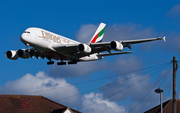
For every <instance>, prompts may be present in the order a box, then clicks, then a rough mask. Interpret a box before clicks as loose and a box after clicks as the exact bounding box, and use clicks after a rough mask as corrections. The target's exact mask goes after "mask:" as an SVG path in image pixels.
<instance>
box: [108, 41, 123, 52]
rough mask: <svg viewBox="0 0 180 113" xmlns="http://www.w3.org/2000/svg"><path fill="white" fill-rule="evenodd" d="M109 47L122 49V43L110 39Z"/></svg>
mask: <svg viewBox="0 0 180 113" xmlns="http://www.w3.org/2000/svg"><path fill="white" fill-rule="evenodd" d="M110 48H111V49H113V50H117V51H122V50H123V45H122V44H121V43H120V42H118V41H112V42H111V43H110Z"/></svg>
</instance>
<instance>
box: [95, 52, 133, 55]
mask: <svg viewBox="0 0 180 113" xmlns="http://www.w3.org/2000/svg"><path fill="white" fill-rule="evenodd" d="M128 53H133V52H131V51H126V52H117V53H104V54H99V55H98V56H111V55H119V54H128Z"/></svg>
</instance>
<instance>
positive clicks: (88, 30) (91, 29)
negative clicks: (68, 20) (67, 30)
mask: <svg viewBox="0 0 180 113" xmlns="http://www.w3.org/2000/svg"><path fill="white" fill-rule="evenodd" d="M97 27H98V26H96V25H93V24H86V25H82V26H81V28H80V29H79V31H78V32H77V34H76V37H77V40H78V41H80V42H84V43H88V42H90V40H91V38H92V37H93V35H94V33H95V31H96V29H97Z"/></svg>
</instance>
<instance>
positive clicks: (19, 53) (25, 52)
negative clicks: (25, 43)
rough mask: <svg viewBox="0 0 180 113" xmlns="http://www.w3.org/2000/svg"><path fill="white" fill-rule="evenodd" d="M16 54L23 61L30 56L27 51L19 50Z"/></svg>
mask: <svg viewBox="0 0 180 113" xmlns="http://www.w3.org/2000/svg"><path fill="white" fill-rule="evenodd" d="M17 54H18V56H19V57H21V58H25V59H27V58H29V57H30V56H31V55H30V53H29V52H28V50H26V49H19V50H18V51H17Z"/></svg>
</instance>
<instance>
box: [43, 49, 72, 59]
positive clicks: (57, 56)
mask: <svg viewBox="0 0 180 113" xmlns="http://www.w3.org/2000/svg"><path fill="white" fill-rule="evenodd" d="M44 53H45V54H46V55H47V56H50V57H51V58H52V59H55V60H71V58H69V57H67V56H65V55H62V54H60V53H58V52H56V51H46V52H44Z"/></svg>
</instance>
